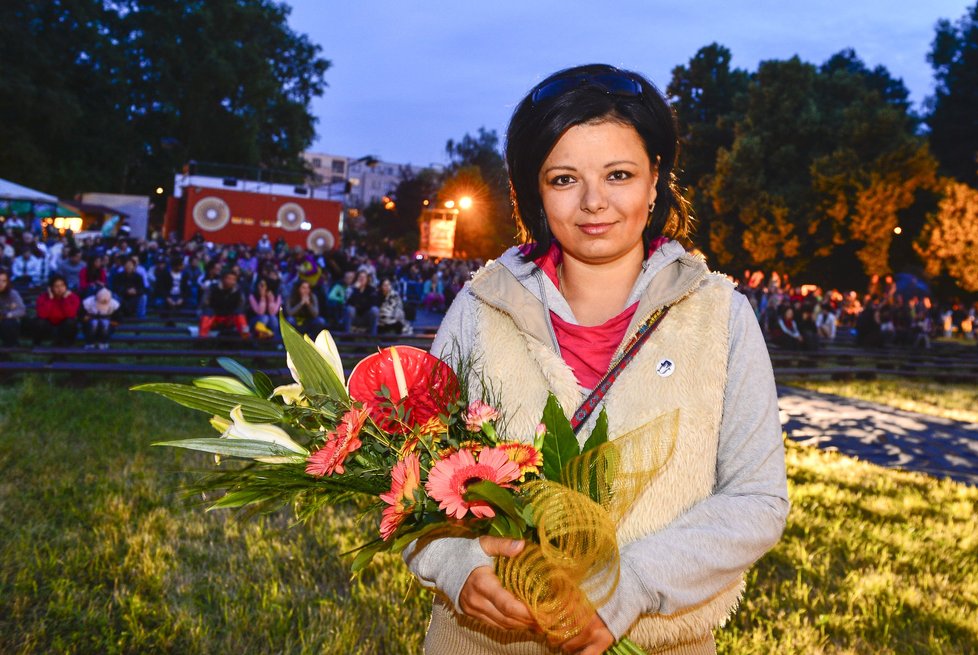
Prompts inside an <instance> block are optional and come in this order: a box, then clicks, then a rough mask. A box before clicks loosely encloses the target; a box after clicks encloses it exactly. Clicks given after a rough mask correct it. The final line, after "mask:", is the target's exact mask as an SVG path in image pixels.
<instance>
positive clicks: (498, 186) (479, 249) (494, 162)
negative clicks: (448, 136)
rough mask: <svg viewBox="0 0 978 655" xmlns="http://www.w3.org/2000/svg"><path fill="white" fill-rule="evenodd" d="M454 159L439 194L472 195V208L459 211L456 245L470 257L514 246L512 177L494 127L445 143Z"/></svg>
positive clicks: (492, 254)
mask: <svg viewBox="0 0 978 655" xmlns="http://www.w3.org/2000/svg"><path fill="white" fill-rule="evenodd" d="M445 151H446V152H447V153H448V156H449V159H450V160H451V163H450V164H449V166H448V168H447V170H446V171H445V178H444V181H443V186H442V190H441V192H440V198H441V199H442V200H445V199H452V200H458V198H460V197H462V196H469V197H471V198H472V200H473V205H472V208H471V209H468V210H465V211H464V212H462V213H461V214H460V215H459V221H458V225H457V227H456V230H455V244H456V246H455V249H456V251H457V252H459V253H464V254H465V255H466V256H468V257H479V258H483V259H488V258H491V257H498V256H499V254H500V253H501V252H502V251H503V250H505V249H506V248H508V247H509V246H511V245H512V244H513V243H514V241H515V236H516V226H515V224H514V223H513V218H512V215H513V209H512V205H511V204H510V201H509V177H508V176H507V174H506V164H505V162H504V160H503V156H502V154H501V153H500V151H499V136H498V135H497V134H496V131H495V130H486V129H485V128H481V127H480V128H479V131H478V133H477V134H476V136H474V137H473V136H471V135H469V134H466V135H465V136H464V137H462V140H461V141H458V142H456V141H453V140H449V141H448V143H447V144H446V145H445Z"/></svg>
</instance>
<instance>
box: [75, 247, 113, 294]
mask: <svg viewBox="0 0 978 655" xmlns="http://www.w3.org/2000/svg"><path fill="white" fill-rule="evenodd" d="M107 279H108V274H107V273H106V271H105V259H104V258H103V257H102V256H101V255H93V256H92V257H89V259H88V264H87V265H86V266H85V268H84V269H82V272H81V273H79V275H78V290H79V292H80V293H81V295H82V296H92V295H95V292H96V291H98V290H99V289H101V288H102V287H104V286H106V281H107Z"/></svg>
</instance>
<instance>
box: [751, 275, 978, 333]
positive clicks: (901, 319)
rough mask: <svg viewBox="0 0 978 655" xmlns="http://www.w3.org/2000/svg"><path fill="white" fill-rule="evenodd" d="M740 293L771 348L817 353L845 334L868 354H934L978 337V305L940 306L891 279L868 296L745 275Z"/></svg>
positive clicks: (875, 283)
mask: <svg viewBox="0 0 978 655" xmlns="http://www.w3.org/2000/svg"><path fill="white" fill-rule="evenodd" d="M737 282H738V289H739V290H740V291H741V292H742V293H744V294H745V295H746V296H747V298H748V299H749V300H750V303H751V306H752V307H753V308H754V313H755V315H756V316H757V320H758V322H759V323H760V325H761V330H762V331H763V333H764V336H765V338H766V339H767V340H768V342H769V343H773V344H775V345H777V346H779V347H781V348H786V349H800V350H817V349H818V348H819V347H820V346H821V345H824V344H827V343H832V342H834V341H836V340H837V338H838V337H839V335H840V334H849V335H851V336H853V337H855V344H856V345H858V346H863V347H867V348H883V347H886V346H890V345H894V346H909V347H915V348H929V347H930V345H931V342H932V340H933V339H934V338H936V337H952V336H958V337H961V338H965V339H975V338H976V336H978V329H976V328H978V302H976V303H974V304H973V305H971V306H970V307H969V306H967V305H966V304H965V303H963V302H962V301H961V300H960V299H957V298H953V299H950V300H949V301H947V302H937V301H935V300H934V299H933V298H932V297H931V296H930V295H929V294H927V293H924V292H922V291H921V290H920V288H914V289H908V290H906V291H905V292H904V291H901V289H900V288H899V286H898V285H897V282H896V280H895V279H894V277H893V276H892V275H885V276H882V277H881V276H879V275H874V276H872V277H871V278H870V280H869V283H868V285H867V287H866V289H865V290H864V291H863V292H861V293H860V292H859V291H855V290H849V291H844V292H843V291H839V290H837V289H831V290H824V289H822V288H821V287H819V286H817V285H812V284H802V285H793V284H792V283H791V280H790V279H789V278H788V276H787V275H781V274H778V273H777V272H772V273H771V274H770V275H766V274H765V273H764V272H763V271H750V270H747V271H745V272H744V274H743V277H742V278H741V279H740V280H738V281H737Z"/></svg>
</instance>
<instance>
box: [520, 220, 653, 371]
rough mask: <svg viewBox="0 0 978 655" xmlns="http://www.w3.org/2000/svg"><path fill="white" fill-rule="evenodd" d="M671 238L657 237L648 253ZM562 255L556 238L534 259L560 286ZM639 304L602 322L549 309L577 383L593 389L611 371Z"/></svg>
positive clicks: (565, 359)
mask: <svg viewBox="0 0 978 655" xmlns="http://www.w3.org/2000/svg"><path fill="white" fill-rule="evenodd" d="M666 241H668V239H663V238H661V237H660V238H658V239H655V240H654V241H653V242H652V245H651V247H650V248H649V255H651V254H652V253H653V252H655V251H656V250H657V249H658V248H659V246H661V245H662V244H663V243H665V242H666ZM562 257H563V254H562V253H561V251H560V246H559V245H557V242H556V241H555V242H554V243H553V244H552V245H551V246H550V250H548V251H547V254H545V255H544V256H543V257H541V258H539V259H537V260H535V262H534V263H535V264H536V265H537V266H539V267H540V269H541V270H542V271H543V272H544V274H546V276H547V277H549V278H550V281H551V282H553V283H554V286H555V287H557V288H558V289H559V288H560V285H559V284H558V279H557V264H559V263H560V260H561V258H562ZM637 309H638V303H637V302H636V303H633V304H632V305H629V306H628V307H626V308H625V309H624V310H623V311H622V312H621V313H620V314H618V315H617V316H614V317H612V318H610V319H608V320H607V321H605V322H604V323H602V324H601V325H591V326H586V325H575V324H573V323H568V322H567V321H565V320H564V319H562V318H560V317H559V316H557V314H555V313H554V312H553V311H551V312H550V322H551V323H552V324H553V326H554V333H555V334H556V335H557V345H558V346H560V354H561V357H563V358H564V361H565V362H566V363H567V365H568V366H570V367H571V369H573V371H574V377H576V378H577V383H578V384H580V385H581V386H582V387H585V388H586V389H593V388H594V387H595V386H597V384H598V382H600V381H601V378H603V377H604V375H605V373H607V372H608V367H609V366H610V365H611V358H612V357H613V356H614V354H615V350H617V348H618V346H619V345H620V344H621V342H622V341H623V340H624V338H625V331H626V330H627V329H628V325H629V324H630V323H631V322H632V317H634V316H635V310H637Z"/></svg>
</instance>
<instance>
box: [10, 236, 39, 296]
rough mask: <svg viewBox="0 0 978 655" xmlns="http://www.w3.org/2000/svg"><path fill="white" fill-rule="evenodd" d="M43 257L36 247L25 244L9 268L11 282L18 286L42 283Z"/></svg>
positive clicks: (33, 285) (36, 285)
mask: <svg viewBox="0 0 978 655" xmlns="http://www.w3.org/2000/svg"><path fill="white" fill-rule="evenodd" d="M44 273H45V271H44V257H42V256H41V254H40V253H39V252H37V249H36V248H32V247H27V246H25V247H24V248H23V250H21V252H20V255H19V256H18V257H17V258H16V259H14V263H13V266H11V268H10V277H11V280H10V281H11V282H13V284H14V285H16V286H20V287H24V288H27V287H39V286H41V285H42V284H44Z"/></svg>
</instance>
